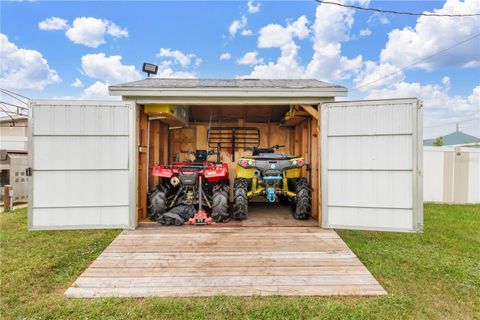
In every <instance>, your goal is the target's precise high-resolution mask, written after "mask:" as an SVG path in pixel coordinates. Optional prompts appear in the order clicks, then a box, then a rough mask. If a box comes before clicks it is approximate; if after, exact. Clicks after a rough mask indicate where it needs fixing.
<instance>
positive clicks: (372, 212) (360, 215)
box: [329, 207, 412, 230]
mask: <svg viewBox="0 0 480 320" xmlns="http://www.w3.org/2000/svg"><path fill="white" fill-rule="evenodd" d="M329 211H330V212H329V221H330V223H331V224H333V225H336V226H338V227H343V228H352V229H367V230H368V229H380V230H381V229H394V228H398V229H399V230H406V229H410V228H411V227H412V215H411V214H409V213H410V210H404V209H383V208H380V209H372V208H338V207H331V208H329Z"/></svg>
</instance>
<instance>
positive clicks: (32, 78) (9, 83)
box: [0, 33, 61, 90]
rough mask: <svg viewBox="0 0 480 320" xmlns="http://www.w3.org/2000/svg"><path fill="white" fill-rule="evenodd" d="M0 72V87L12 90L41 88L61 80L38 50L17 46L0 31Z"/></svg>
mask: <svg viewBox="0 0 480 320" xmlns="http://www.w3.org/2000/svg"><path fill="white" fill-rule="evenodd" d="M0 74H1V77H0V87H3V88H6V89H13V90H22V89H27V90H43V89H44V88H45V86H47V85H49V84H53V83H58V82H60V81H61V79H60V76H59V75H58V73H57V71H55V70H54V69H52V68H50V66H49V65H48V61H47V60H46V59H45V58H44V57H43V55H42V54H41V53H40V52H38V51H36V50H29V49H22V48H18V47H17V46H16V45H15V44H14V43H12V42H10V41H9V40H8V37H7V36H6V35H4V34H1V33H0Z"/></svg>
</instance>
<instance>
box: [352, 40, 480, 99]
mask: <svg viewBox="0 0 480 320" xmlns="http://www.w3.org/2000/svg"><path fill="white" fill-rule="evenodd" d="M478 36H480V33H477V34H475V35H474V36H472V37H470V38H468V39H465V40H463V41H460V42H457V43H455V44H454V45H452V46H450V47H448V48H445V49H442V50H440V51H437V52H435V53H434V54H431V55H429V56H426V57H424V58H422V59H420V60H417V61H415V62H413V63H411V64H409V65H406V66H404V67H402V68H400V69H398V70H397V71H395V72H393V73H390V74H387V75H386V76H383V77H381V78H378V79H376V80H373V81H370V82H367V83H366V84H363V85H361V86H358V87H355V88H353V89H352V90H350V92H353V91H356V90H358V89H360V88H364V87H368V86H370V85H372V84H374V83H376V82H378V81H381V80H384V79H387V78H390V77H392V76H394V75H396V74H399V73H401V72H402V71H404V70H405V69H409V68H411V67H413V66H415V65H417V64H419V63H421V62H424V61H426V60H429V59H431V58H433V57H436V56H438V55H440V54H442V53H444V52H446V51H448V50H451V49H453V48H456V47H458V46H460V45H462V44H464V43H465V42H468V41H471V40H473V39H475V38H477V37H478Z"/></svg>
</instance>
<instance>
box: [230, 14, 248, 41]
mask: <svg viewBox="0 0 480 320" xmlns="http://www.w3.org/2000/svg"><path fill="white" fill-rule="evenodd" d="M246 26H247V17H245V16H242V17H241V18H240V20H234V21H233V22H232V24H231V25H230V27H228V32H229V33H230V36H232V37H234V36H235V35H236V34H237V32H238V31H239V30H242V29H243V28H245V27H246Z"/></svg>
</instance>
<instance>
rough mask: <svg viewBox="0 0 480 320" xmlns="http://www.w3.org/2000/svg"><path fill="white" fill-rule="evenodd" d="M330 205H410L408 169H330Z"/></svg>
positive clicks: (409, 206) (408, 207)
mask: <svg viewBox="0 0 480 320" xmlns="http://www.w3.org/2000/svg"><path fill="white" fill-rule="evenodd" d="M327 188H328V204H329V205H331V206H358V207H374V208H375V207H383V208H385V207H393V208H405V209H411V208H412V173H411V172H409V171H330V172H329V173H328V185H327Z"/></svg>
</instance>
